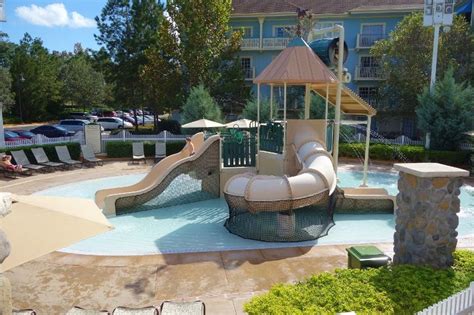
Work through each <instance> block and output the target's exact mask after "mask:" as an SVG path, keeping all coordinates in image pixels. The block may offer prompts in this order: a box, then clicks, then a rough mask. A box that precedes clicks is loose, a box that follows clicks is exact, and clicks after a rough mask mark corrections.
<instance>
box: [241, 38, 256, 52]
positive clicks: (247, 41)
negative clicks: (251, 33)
mask: <svg viewBox="0 0 474 315" xmlns="http://www.w3.org/2000/svg"><path fill="white" fill-rule="evenodd" d="M240 48H241V49H242V50H258V49H260V38H244V39H242V43H241V44H240Z"/></svg>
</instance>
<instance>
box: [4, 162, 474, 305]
mask: <svg viewBox="0 0 474 315" xmlns="http://www.w3.org/2000/svg"><path fill="white" fill-rule="evenodd" d="M150 167H151V164H149V165H148V166H143V165H140V166H137V165H133V166H131V165H128V164H127V163H125V162H110V163H106V165H105V166H104V167H96V168H94V169H89V168H85V169H79V170H71V171H65V172H55V173H52V174H39V175H35V176H32V177H24V178H20V179H16V180H3V178H2V179H0V191H9V192H14V193H21V194H31V193H34V192H37V191H40V190H44V189H47V188H52V187H55V186H59V185H64V184H68V183H73V182H77V181H83V180H88V179H95V178H102V177H108V176H120V175H129V174H137V173H143V172H146V170H147V169H148V168H150ZM343 167H344V168H349V169H354V168H355V167H354V166H351V165H346V166H343ZM371 169H376V170H384V171H388V170H390V169H391V166H385V165H383V166H379V167H376V168H374V167H372V166H371ZM375 245H376V246H378V247H379V248H380V249H382V250H383V251H385V252H386V253H387V254H389V255H391V254H392V253H391V252H392V250H393V249H392V248H393V245H392V244H391V243H382V244H375ZM349 246H350V245H328V246H315V247H299V248H283V249H263V250H246V251H222V252H211V253H193V254H167V255H150V256H129V257H127V256H120V257H112V256H88V255H74V254H66V253H59V252H55V253H52V254H49V255H46V256H43V257H41V258H39V259H36V260H34V261H31V262H28V263H26V264H24V265H21V266H19V267H16V268H14V269H12V270H10V271H8V272H6V274H5V275H6V276H7V277H8V278H9V279H10V281H11V284H12V291H13V292H12V293H13V305H14V307H16V308H34V309H36V310H37V311H38V312H39V314H64V313H65V312H66V311H67V310H68V309H69V308H71V307H72V306H74V305H77V306H81V307H84V308H94V309H107V310H109V311H112V310H113V308H114V307H116V306H119V305H125V306H146V305H152V304H153V305H159V304H160V303H161V302H162V301H163V300H194V299H201V300H203V301H204V302H205V303H206V306H207V311H208V314H242V313H243V309H242V306H243V304H244V303H245V302H246V301H247V300H248V299H249V298H251V297H252V296H253V295H255V294H259V293H261V292H264V291H266V290H268V289H269V288H270V287H271V286H272V285H273V284H275V283H278V282H295V281H298V280H302V279H304V278H306V277H308V276H309V275H311V274H314V273H318V272H324V271H333V270H334V269H336V268H344V267H345V266H346V264H347V256H346V251H345V248H346V247H349ZM458 248H469V249H471V250H474V237H465V238H461V239H460V240H459V243H458Z"/></svg>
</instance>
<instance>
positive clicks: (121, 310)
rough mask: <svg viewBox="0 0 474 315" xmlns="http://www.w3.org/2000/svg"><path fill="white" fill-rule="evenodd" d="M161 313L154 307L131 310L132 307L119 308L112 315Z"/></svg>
mask: <svg viewBox="0 0 474 315" xmlns="http://www.w3.org/2000/svg"><path fill="white" fill-rule="evenodd" d="M158 314H159V311H158V309H157V308H156V307H154V306H149V307H142V308H131V307H122V306H121V307H117V308H116V309H114V311H113V312H112V315H158Z"/></svg>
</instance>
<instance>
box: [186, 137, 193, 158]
mask: <svg viewBox="0 0 474 315" xmlns="http://www.w3.org/2000/svg"><path fill="white" fill-rule="evenodd" d="M186 147H187V149H188V151H189V155H190V156H191V155H193V154H194V153H195V152H194V144H193V143H192V142H191V137H186Z"/></svg>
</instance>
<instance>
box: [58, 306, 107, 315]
mask: <svg viewBox="0 0 474 315" xmlns="http://www.w3.org/2000/svg"><path fill="white" fill-rule="evenodd" d="M109 314H110V313H109V312H108V311H95V310H88V309H84V308H81V307H78V306H74V307H73V308H71V309H70V310H69V311H68V312H67V313H66V315H109Z"/></svg>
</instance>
